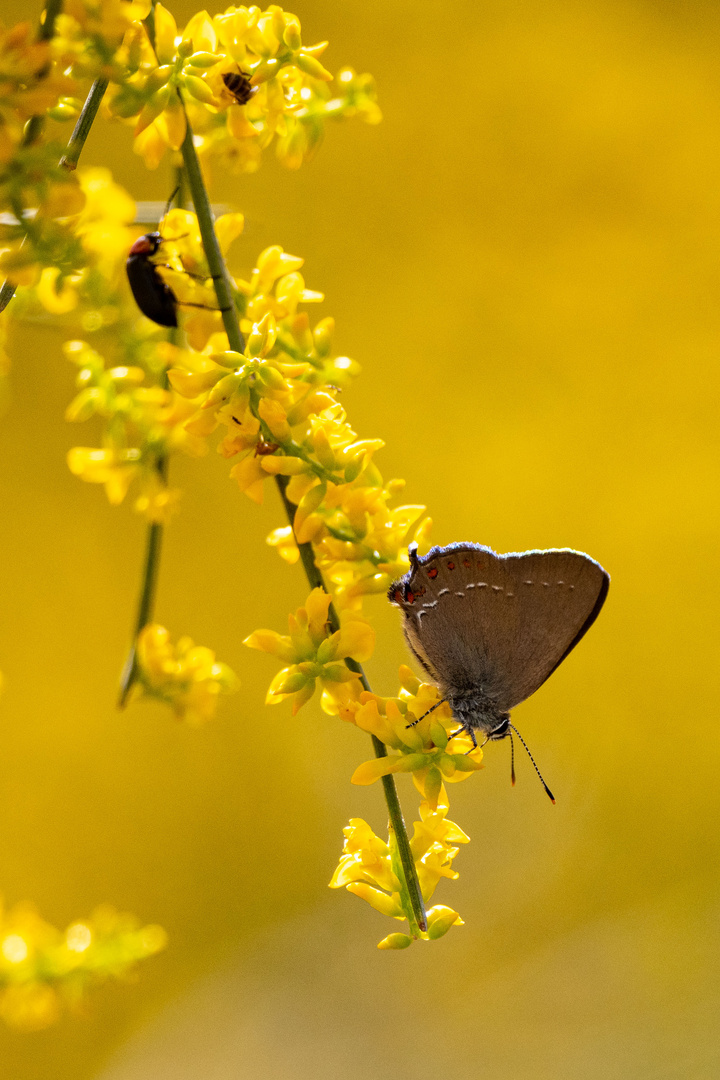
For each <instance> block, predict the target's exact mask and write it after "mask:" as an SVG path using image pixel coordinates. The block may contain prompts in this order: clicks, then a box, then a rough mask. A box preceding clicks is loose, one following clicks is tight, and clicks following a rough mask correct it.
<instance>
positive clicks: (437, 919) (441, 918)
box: [427, 904, 463, 941]
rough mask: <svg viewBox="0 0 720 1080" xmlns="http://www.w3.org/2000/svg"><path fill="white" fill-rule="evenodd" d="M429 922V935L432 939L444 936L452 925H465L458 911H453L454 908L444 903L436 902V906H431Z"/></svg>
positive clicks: (428, 915) (428, 914)
mask: <svg viewBox="0 0 720 1080" xmlns="http://www.w3.org/2000/svg"><path fill="white" fill-rule="evenodd" d="M427 922H428V929H427V935H428V937H429V938H430V940H431V941H436V940H437V939H438V938H441V937H443V935H444V934H447V932H448V930H449V929H450V927H451V926H462V925H463V921H462V919H461V918H460V916H459V915H458V913H457V911H453V909H452V908H449V907H445V906H444V905H443V904H436V905H435V907H432V908H430V910H429V911H428V913H427Z"/></svg>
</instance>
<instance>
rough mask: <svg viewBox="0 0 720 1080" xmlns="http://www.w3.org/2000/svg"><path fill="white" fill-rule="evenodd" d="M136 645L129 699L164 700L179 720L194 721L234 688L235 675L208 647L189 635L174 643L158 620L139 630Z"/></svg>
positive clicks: (204, 717)
mask: <svg viewBox="0 0 720 1080" xmlns="http://www.w3.org/2000/svg"><path fill="white" fill-rule="evenodd" d="M136 648H137V663H138V675H137V681H136V682H135V683H133V686H132V690H131V700H138V699H139V700H143V699H146V698H156V699H158V700H159V701H164V702H166V703H167V704H168V705H170V706H171V707H172V710H173V712H174V713H175V716H176V717H177V719H178V720H184V721H186V722H187V723H189V724H193V725H197V724H203V723H205V722H206V721H208V720H211V719H212V718H213V717H214V715H215V711H216V709H217V701H218V696H219V695H220V694H227V693H232V692H233V691H234V690H235V689H236V688H237V678H236V676H235V675H234V673H233V672H232V671H231V670H230V668H229V667H228V666H227V665H226V664H221V663H218V662H217V661H216V659H215V653H214V652H212V650H211V649H207V648H205V647H203V646H200V645H194V644H193V642H192V641H191V640H190V638H188V637H183V638H180V640H179V641H178V642H177V644H176V645H173V644H172V642H171V641H170V634H169V632H168V631H167V630H166V629H165V627H164V626H159V625H158V624H157V623H152V624H150V625H148V626H146V627H144V628H143V630H141V631H140V634H139V635H138V639H137V647H136Z"/></svg>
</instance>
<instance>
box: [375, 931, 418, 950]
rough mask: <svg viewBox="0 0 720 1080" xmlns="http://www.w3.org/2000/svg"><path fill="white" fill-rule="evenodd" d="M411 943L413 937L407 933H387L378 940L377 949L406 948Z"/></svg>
mask: <svg viewBox="0 0 720 1080" xmlns="http://www.w3.org/2000/svg"><path fill="white" fill-rule="evenodd" d="M412 943H413V939H412V938H411V937H408V935H407V934H388V936H387V937H385V938H383V939H382V941H378V949H407V948H408V946H409V945H412Z"/></svg>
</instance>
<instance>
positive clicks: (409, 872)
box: [275, 476, 427, 930]
mask: <svg viewBox="0 0 720 1080" xmlns="http://www.w3.org/2000/svg"><path fill="white" fill-rule="evenodd" d="M275 479H276V481H277V486H278V490H279V491H280V498H281V499H282V501H283V506H284V507H285V512H286V514H287V516H288V521H289V522H290V525H291V527H292V525H293V520H294V517H295V507H294V506H293V504H292V503H291V502H290V500H289V499H288V497H287V490H286V489H287V486H288V482H289V480H288V477H287V476H277V477H276V478H275ZM293 533H294V529H293ZM295 542H296V543H297V546H298V550H299V552H300V559H301V561H302V564H303V567H304V568H305V574H306V576H307V579H308V582H309V584H310V587H311V588H312V589H318V588H319V589H322V590H323V591H324V592H327V591H328V590H327V589H326V588H325V582H324V581H323V576H322V574H321V572H320V570H319V569H318V567H317V564H316V563H315V556H314V554H313V549H312V544H309V543H305V544H301V543H299V542H298V540H297V537H296V538H295ZM328 622H329V623H330V626H331V628H332V630H333V632H334V631H336V630H339V629H340V620H339V618H338V615H337V611H336V610H335V605H334V604H333V603H332V602H331V603H330V608H329V610H328ZM345 663H346V665H347V666H348V667H349V668H350V670H351V671H355V672H357V674H358V675H359V676H360V682H361V683H362V685H363V688H364V689H365V690H368V691H370V683H369V682H368V680H367V677H366V675H365V672H364V671H363V669H362V666H361V665H360V664H358V663H357V661H355V660H352V659H351V658H350V657H349V656H348V657H346V658H345ZM370 737H371V739H372V744H373V750H374V752H375V757H378V758H382V757H387V747H386V746H385V743H383V742H381V741H380V739H378V738H377V736H376V735H371V736H370ZM381 779H382V785H383V789H384V792H385V801H386V803H387V808H388V815H389V817H390V828H391V829H392V831H393V832H394V833H395V838H396V840H397V845H398V854H399V855H400V861H401V863H402V867H403V871H404V874H405V883H406V885H407V891H408V896H409V897H410V903H411V904H412V913H413V915H414V916H415V921H416V923H417V926H418V929H420V930H427V917H426V915H425V904H424V902H423V897H422V892H421V891H420V882H419V881H418V876H417V870H416V868H415V860H414V859H413V856H412V852H411V850H410V840H409V838H408V834H407V828H406V826H405V819H404V818H403V813H402V808H401V806H400V799H399V798H398V793H397V786H396V784H395V777H394V776H392V775H389V776H383V777H381ZM410 929H411V930H412V929H414V928H413V926H412V923H411V925H410Z"/></svg>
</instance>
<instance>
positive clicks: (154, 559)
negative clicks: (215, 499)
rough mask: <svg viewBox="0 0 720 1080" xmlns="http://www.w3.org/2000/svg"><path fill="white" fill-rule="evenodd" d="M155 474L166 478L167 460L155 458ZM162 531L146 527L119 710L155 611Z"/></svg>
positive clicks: (155, 523) (155, 526)
mask: <svg viewBox="0 0 720 1080" xmlns="http://www.w3.org/2000/svg"><path fill="white" fill-rule="evenodd" d="M157 471H158V473H159V474H160V476H161V477H162V478H163V480H164V479H165V478H166V475H167V458H164V457H163V458H158V462H157ZM163 528H164V526H163V525H162V523H161V522H159V521H152V522H151V523H150V525H149V526H148V532H147V543H146V546H145V565H144V567H143V577H142V586H141V589H140V599H139V601H138V610H137V617H136V619H135V634H134V636H133V643H132V645H131V647H130V652H129V653H128V656H127V660H126V661H125V666H124V667H123V672H122V675H121V676H120V696H119V698H118V708H120V709H122V708H124V707H125V705H126V704H127V699H128V694H129V693H130V690H131V688H132V685H133V683H134V682H135V679H136V677H137V671H138V661H137V640H138V636H139V634H140V631H141V630H142V629H143V628H144V627H146V626H147V624H148V623H149V622H152V617H153V611H154V609H155V594H156V592H157V581H158V573H159V570H160V555H161V552H162V540H163Z"/></svg>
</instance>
